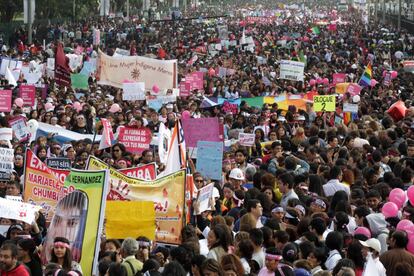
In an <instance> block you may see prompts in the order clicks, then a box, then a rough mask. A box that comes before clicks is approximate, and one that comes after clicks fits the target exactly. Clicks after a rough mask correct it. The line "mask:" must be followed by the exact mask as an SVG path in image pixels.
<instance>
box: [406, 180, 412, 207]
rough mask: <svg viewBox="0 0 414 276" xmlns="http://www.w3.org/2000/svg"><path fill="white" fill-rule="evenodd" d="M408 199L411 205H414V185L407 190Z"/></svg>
mask: <svg viewBox="0 0 414 276" xmlns="http://www.w3.org/2000/svg"><path fill="white" fill-rule="evenodd" d="M407 196H408V200H409V201H410V203H411V205H413V206H414V186H413V185H411V186H410V187H409V188H408V190H407Z"/></svg>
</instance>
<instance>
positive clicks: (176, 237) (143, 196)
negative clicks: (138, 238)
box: [86, 156, 186, 244]
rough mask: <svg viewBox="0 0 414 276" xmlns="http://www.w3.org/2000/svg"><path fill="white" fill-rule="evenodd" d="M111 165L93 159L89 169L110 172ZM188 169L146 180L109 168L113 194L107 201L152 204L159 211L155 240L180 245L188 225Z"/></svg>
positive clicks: (88, 164) (90, 160)
mask: <svg viewBox="0 0 414 276" xmlns="http://www.w3.org/2000/svg"><path fill="white" fill-rule="evenodd" d="M108 168H109V167H108V165H107V164H106V163H104V162H103V161H101V160H99V159H98V158H96V157H93V156H90V157H89V159H88V163H87V165H86V170H102V169H108ZM185 178H186V176H185V170H181V171H178V172H176V173H173V174H170V175H167V176H165V177H161V178H159V179H157V180H153V181H144V180H139V179H136V178H132V177H129V176H126V175H124V174H123V173H121V172H119V171H117V170H116V169H114V168H112V167H111V168H109V181H108V185H109V189H110V191H109V193H108V196H107V202H109V201H111V200H115V201H152V202H153V203H154V209H155V223H156V231H155V240H156V241H157V242H160V243H171V244H179V243H180V232H181V229H182V227H183V224H184V217H185V215H184V205H185V199H184V189H185Z"/></svg>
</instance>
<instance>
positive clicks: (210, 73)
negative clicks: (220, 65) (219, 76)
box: [208, 68, 216, 77]
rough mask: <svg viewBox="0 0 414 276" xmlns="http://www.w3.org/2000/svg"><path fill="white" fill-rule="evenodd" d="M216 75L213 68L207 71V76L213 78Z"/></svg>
mask: <svg viewBox="0 0 414 276" xmlns="http://www.w3.org/2000/svg"><path fill="white" fill-rule="evenodd" d="M215 74H216V71H215V70H214V68H210V70H208V75H209V76H210V77H212V76H214V75H215Z"/></svg>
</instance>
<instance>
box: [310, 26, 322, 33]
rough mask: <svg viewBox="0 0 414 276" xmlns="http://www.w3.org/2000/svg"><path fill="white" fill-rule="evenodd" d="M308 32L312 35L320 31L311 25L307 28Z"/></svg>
mask: <svg viewBox="0 0 414 276" xmlns="http://www.w3.org/2000/svg"><path fill="white" fill-rule="evenodd" d="M308 33H313V34H314V35H319V34H320V33H321V30H320V29H319V27H312V28H310V29H308Z"/></svg>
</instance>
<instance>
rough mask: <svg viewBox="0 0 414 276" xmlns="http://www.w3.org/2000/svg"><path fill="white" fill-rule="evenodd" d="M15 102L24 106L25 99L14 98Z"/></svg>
mask: <svg viewBox="0 0 414 276" xmlns="http://www.w3.org/2000/svg"><path fill="white" fill-rule="evenodd" d="M14 103H15V104H16V105H17V106H18V107H22V106H23V99H22V98H17V99H15V100H14Z"/></svg>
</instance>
